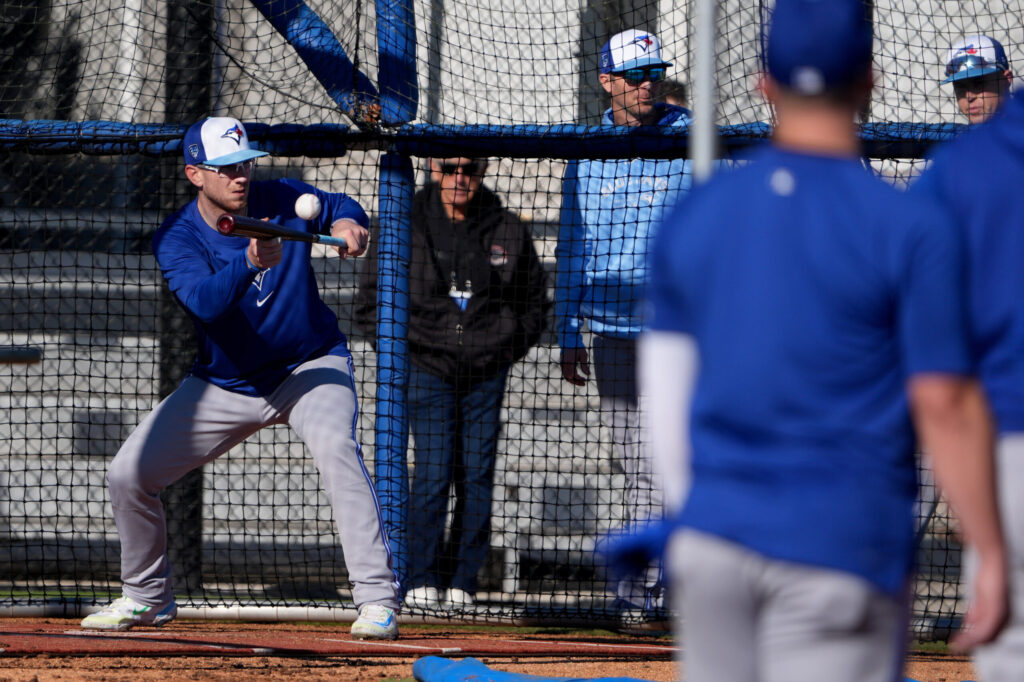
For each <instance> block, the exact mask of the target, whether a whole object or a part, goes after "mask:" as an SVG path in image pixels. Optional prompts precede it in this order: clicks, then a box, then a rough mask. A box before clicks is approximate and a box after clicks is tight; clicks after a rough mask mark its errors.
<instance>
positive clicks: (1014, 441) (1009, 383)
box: [911, 93, 1024, 682]
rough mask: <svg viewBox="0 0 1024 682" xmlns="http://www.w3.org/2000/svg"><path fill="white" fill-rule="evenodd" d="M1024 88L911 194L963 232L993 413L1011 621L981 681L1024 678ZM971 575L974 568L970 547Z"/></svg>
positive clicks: (980, 658)
mask: <svg viewBox="0 0 1024 682" xmlns="http://www.w3.org/2000/svg"><path fill="white" fill-rule="evenodd" d="M1021 177H1024V95H1022V94H1020V93H1017V94H1014V95H1013V96H1011V97H1010V98H1009V99H1008V100H1007V102H1006V104H1005V105H1004V106H1003V108H1002V110H1001V111H1000V113H999V115H997V116H995V117H993V118H992V119H991V120H990V121H989V122H988V123H986V124H984V125H981V126H978V127H976V128H973V129H971V130H970V131H968V132H967V133H965V134H964V135H963V136H961V137H960V138H958V139H957V140H955V141H954V142H952V143H950V144H949V145H946V146H944V147H940V148H939V150H938V151H937V152H936V153H935V155H934V158H933V163H932V164H931V166H930V169H929V170H927V171H925V173H924V175H922V176H921V178H920V179H919V180H918V181H917V183H916V184H915V185H913V187H912V190H911V191H912V192H914V193H921V194H922V195H924V196H928V197H931V198H934V199H935V200H937V201H938V202H939V205H940V207H941V208H943V209H944V210H945V211H946V212H947V214H948V215H950V216H952V218H953V220H954V222H956V223H957V224H959V225H960V226H961V227H962V229H963V230H964V233H965V241H966V247H967V254H968V262H967V272H968V282H967V291H968V315H967V319H968V323H967V327H968V329H969V331H970V336H971V340H972V344H971V348H972V349H973V350H974V351H975V353H976V354H977V366H978V373H979V375H980V377H981V381H982V384H983V385H984V387H985V391H986V393H987V394H988V399H989V401H990V402H991V404H992V411H993V413H994V414H995V417H996V425H997V427H998V434H999V435H998V440H997V442H996V473H997V481H998V493H999V494H998V499H999V506H1000V515H1001V518H1002V523H1003V531H1004V533H1005V535H1006V544H1007V553H1008V563H1009V569H1010V598H1011V604H1010V607H1011V608H1010V618H1009V621H1008V623H1007V625H1006V627H1005V628H1004V630H1003V632H1002V633H1001V634H1000V635H999V637H998V639H996V640H995V642H993V643H992V644H989V645H986V646H982V647H979V648H978V649H977V651H976V653H975V666H976V668H977V671H978V674H979V675H980V678H981V680H983V681H984V682H1003V681H1009V680H1020V679H1022V677H1024V309H1022V308H1021V302H1022V301H1024V265H1022V264H1024V231H1022V230H1021V216H1024V194H1022V193H1021V188H1020V178H1021ZM970 554H971V555H970V556H969V559H970V561H968V563H967V568H968V570H967V571H966V574H967V575H968V576H969V577H970V576H973V575H974V569H975V566H976V564H975V561H974V560H973V559H974V558H975V557H974V556H973V552H971V553H970Z"/></svg>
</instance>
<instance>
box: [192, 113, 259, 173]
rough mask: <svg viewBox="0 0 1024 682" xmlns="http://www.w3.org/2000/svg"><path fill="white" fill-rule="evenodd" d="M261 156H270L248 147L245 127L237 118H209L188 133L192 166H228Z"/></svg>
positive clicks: (193, 126) (194, 125) (195, 125)
mask: <svg viewBox="0 0 1024 682" xmlns="http://www.w3.org/2000/svg"><path fill="white" fill-rule="evenodd" d="M261 156H268V154H267V152H261V151H259V150H256V149H252V148H251V147H250V146H249V136H248V135H247V134H246V132H245V127H244V126H243V125H242V124H241V123H240V122H239V121H238V120H237V119H234V118H228V117H212V118H207V119H204V120H202V121H199V122H198V123H195V124H193V125H192V126H191V127H190V128H189V129H188V131H187V132H186V133H185V164H186V165H189V166H195V165H196V164H200V163H204V164H206V165H209V166H227V165H230V164H234V163H242V162H244V161H249V160H250V159H256V158H259V157H261Z"/></svg>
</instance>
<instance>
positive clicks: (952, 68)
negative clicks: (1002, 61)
mask: <svg viewBox="0 0 1024 682" xmlns="http://www.w3.org/2000/svg"><path fill="white" fill-rule="evenodd" d="M991 68H996V69H999V70H1000V71H1002V70H1004V67H1002V66H1000V65H999V64H997V63H995V62H990V61H989V60H987V59H985V58H984V57H983V56H981V55H980V54H962V55H960V56H959V57H954V58H953V59H951V60H950V61H949V64H946V77H949V76H952V75H953V74H955V73H960V72H961V71H977V70H980V69H991Z"/></svg>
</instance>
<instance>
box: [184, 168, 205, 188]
mask: <svg viewBox="0 0 1024 682" xmlns="http://www.w3.org/2000/svg"><path fill="white" fill-rule="evenodd" d="M185 177H186V178H188V181H189V182H191V183H192V184H193V185H195V186H196V187H197V188H199V189H202V188H203V174H202V173H200V172H199V169H198V168H197V167H195V166H185Z"/></svg>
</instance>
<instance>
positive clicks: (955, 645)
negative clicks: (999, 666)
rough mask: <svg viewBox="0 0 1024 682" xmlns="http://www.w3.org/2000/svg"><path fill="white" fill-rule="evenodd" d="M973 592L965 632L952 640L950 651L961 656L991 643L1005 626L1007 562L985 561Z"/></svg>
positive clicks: (964, 627) (977, 576) (961, 632)
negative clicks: (981, 645) (979, 646)
mask: <svg viewBox="0 0 1024 682" xmlns="http://www.w3.org/2000/svg"><path fill="white" fill-rule="evenodd" d="M972 589H973V594H972V598H971V603H970V606H968V608H967V615H966V616H965V617H964V626H963V629H961V631H960V632H959V633H957V635H956V636H955V637H954V638H953V639H952V641H950V648H952V649H953V650H954V651H956V652H958V653H966V652H968V651H970V650H971V649H973V648H974V647H976V646H978V645H980V644H985V643H987V642H991V641H992V640H993V639H995V638H996V636H997V635H998V634H999V632H1000V631H1001V630H1002V628H1003V625H1005V623H1006V618H1007V615H1008V613H1009V607H1008V602H1007V593H1006V567H1005V563H1004V561H1003V560H1001V559H1000V558H996V559H994V560H985V559H984V558H983V559H982V560H981V562H980V563H979V565H978V572H977V574H976V575H975V578H974V584H973V588H972Z"/></svg>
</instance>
